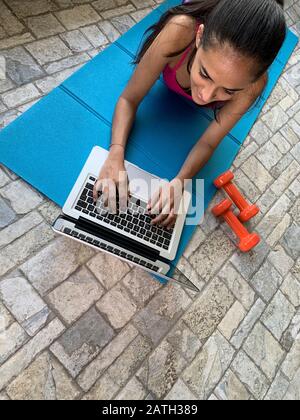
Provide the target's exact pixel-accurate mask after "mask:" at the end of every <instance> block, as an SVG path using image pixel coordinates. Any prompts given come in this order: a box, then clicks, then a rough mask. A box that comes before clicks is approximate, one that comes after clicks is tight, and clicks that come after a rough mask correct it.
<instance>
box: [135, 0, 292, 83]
mask: <svg viewBox="0 0 300 420" xmlns="http://www.w3.org/2000/svg"><path fill="white" fill-rule="evenodd" d="M283 6H284V1H283V0H198V1H195V0H194V1H189V2H186V3H184V4H181V5H179V6H176V7H172V8H170V9H169V10H167V11H166V12H165V13H164V14H163V15H162V16H161V18H160V19H159V21H158V22H157V23H156V24H154V25H152V26H150V28H148V29H147V31H146V32H145V33H147V32H149V31H152V33H151V34H150V35H149V36H148V38H147V39H146V40H145V42H144V43H143V45H142V47H141V49H140V51H139V52H138V53H137V55H136V57H135V60H134V61H132V64H138V63H139V62H140V60H141V59H142V57H143V56H144V54H145V53H146V51H147V49H148V48H149V47H150V45H151V44H152V42H153V41H154V39H155V38H156V37H157V35H158V34H159V33H160V31H161V30H162V29H163V27H164V26H165V25H166V23H167V22H168V21H169V20H170V18H172V17H173V16H176V15H188V16H192V17H194V18H195V20H196V21H197V22H200V23H203V24H204V27H205V29H204V34H203V37H202V40H201V45H202V47H203V48H204V49H205V50H207V49H209V48H210V47H213V46H216V45H224V44H226V43H227V44H229V45H230V46H231V47H232V48H233V49H234V50H236V51H238V52H239V53H240V54H241V55H243V56H246V57H249V58H250V59H253V64H255V66H254V68H253V82H255V81H256V80H257V79H259V78H260V77H261V76H262V75H263V74H264V73H265V72H266V71H267V69H268V68H269V66H270V65H271V64H272V62H273V61H274V59H275V58H276V56H277V54H278V52H279V50H280V48H281V46H282V44H283V42H284V40H285V36H286V22H285V17H284V12H283ZM191 44H195V40H193V41H192V43H191ZM191 44H189V45H187V46H186V47H185V48H183V49H182V50H180V51H174V52H172V53H170V54H169V55H168V56H167V57H174V56H176V55H179V54H181V53H182V52H183V51H184V50H185V49H186V48H187V47H188V46H190V45H191ZM196 52H197V48H196V46H195V47H194V50H193V52H192V54H191V56H190V59H189V62H188V65H187V68H188V72H189V73H190V70H191V67H192V63H193V60H194V57H195V55H196Z"/></svg>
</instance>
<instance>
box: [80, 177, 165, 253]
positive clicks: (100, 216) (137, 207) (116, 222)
mask: <svg viewBox="0 0 300 420" xmlns="http://www.w3.org/2000/svg"><path fill="white" fill-rule="evenodd" d="M95 181H96V179H95V178H94V177H92V176H90V177H89V179H88V181H87V182H86V184H85V186H84V188H83V189H82V192H81V196H80V198H79V200H78V201H77V203H76V205H75V209H76V210H78V211H80V212H82V213H83V214H85V215H89V216H91V217H92V218H94V219H96V220H100V221H102V222H103V223H105V224H107V225H111V226H114V227H116V228H118V229H120V230H123V231H124V232H126V233H129V234H131V235H133V236H136V237H137V238H140V239H143V240H144V241H146V242H149V244H153V245H156V246H157V247H159V248H161V249H169V246H170V243H171V239H172V234H173V229H170V230H167V229H165V228H159V227H158V226H157V225H155V226H153V225H150V223H151V220H152V218H153V216H152V218H151V216H150V215H149V214H148V212H147V209H146V207H147V203H146V202H143V201H141V200H139V199H137V198H136V197H131V198H130V200H128V206H127V211H126V212H120V211H119V203H118V200H117V214H112V213H109V212H108V211H107V210H106V209H105V206H104V204H103V200H102V197H99V199H98V201H97V205H96V206H94V200H93V188H94V183H95Z"/></svg>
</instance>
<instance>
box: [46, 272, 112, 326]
mask: <svg viewBox="0 0 300 420" xmlns="http://www.w3.org/2000/svg"><path fill="white" fill-rule="evenodd" d="M103 293H104V292H103V289H102V287H101V286H100V284H99V283H98V282H97V281H96V280H95V278H94V277H93V276H92V274H91V273H90V272H89V271H88V270H87V269H86V268H85V267H82V268H80V269H79V271H77V272H76V273H74V274H73V275H71V276H70V277H69V278H68V280H65V281H64V282H63V283H62V284H61V285H60V286H58V287H57V288H56V289H55V290H53V292H51V293H50V294H49V295H48V296H47V301H49V303H50V304H51V305H52V306H53V308H54V309H55V310H56V311H57V312H58V313H59V314H60V315H61V317H62V318H63V320H64V321H65V322H66V323H67V324H71V323H73V322H74V321H76V320H77V319H78V318H80V316H82V315H83V314H84V313H85V312H86V311H87V310H88V309H90V307H91V306H92V305H93V304H94V303H95V302H97V301H98V300H99V299H100V298H101V296H102V295H103Z"/></svg>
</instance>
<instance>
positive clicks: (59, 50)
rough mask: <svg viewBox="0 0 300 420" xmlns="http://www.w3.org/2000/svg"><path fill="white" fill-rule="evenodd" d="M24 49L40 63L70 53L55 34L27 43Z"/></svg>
mask: <svg viewBox="0 0 300 420" xmlns="http://www.w3.org/2000/svg"><path fill="white" fill-rule="evenodd" d="M26 49H27V50H28V51H29V52H30V54H32V55H33V56H34V58H35V59H36V60H37V61H38V62H39V64H41V65H43V64H47V63H51V62H52V61H56V60H60V59H61V58H65V57H68V56H70V55H71V54H72V53H71V51H70V50H69V48H68V47H67V46H66V45H65V44H64V43H63V42H62V40H61V39H60V38H58V37H57V36H54V37H52V38H47V39H43V40H40V41H35V42H32V43H31V44H27V45H26Z"/></svg>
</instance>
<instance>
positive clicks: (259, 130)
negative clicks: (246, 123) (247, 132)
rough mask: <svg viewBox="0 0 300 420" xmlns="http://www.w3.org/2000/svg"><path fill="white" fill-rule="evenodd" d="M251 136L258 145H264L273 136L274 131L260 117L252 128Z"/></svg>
mask: <svg viewBox="0 0 300 420" xmlns="http://www.w3.org/2000/svg"><path fill="white" fill-rule="evenodd" d="M251 136H252V137H253V138H254V140H255V141H256V143H257V144H258V145H262V144H265V143H266V142H267V141H268V140H269V139H270V138H271V137H272V132H271V130H270V129H269V128H268V127H267V126H266V125H265V124H264V123H263V121H262V120H261V119H258V120H257V121H256V122H255V124H254V126H253V127H252V129H251Z"/></svg>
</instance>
